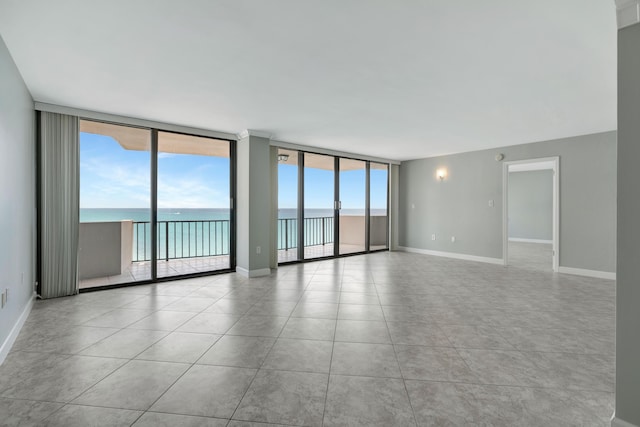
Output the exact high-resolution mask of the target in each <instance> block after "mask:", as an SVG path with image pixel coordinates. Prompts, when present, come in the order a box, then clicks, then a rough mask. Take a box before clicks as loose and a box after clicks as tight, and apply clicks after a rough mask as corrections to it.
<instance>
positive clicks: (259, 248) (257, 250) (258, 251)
mask: <svg viewBox="0 0 640 427" xmlns="http://www.w3.org/2000/svg"><path fill="white" fill-rule="evenodd" d="M256 253H257V254H258V255H259V254H261V253H262V248H261V247H260V246H256Z"/></svg>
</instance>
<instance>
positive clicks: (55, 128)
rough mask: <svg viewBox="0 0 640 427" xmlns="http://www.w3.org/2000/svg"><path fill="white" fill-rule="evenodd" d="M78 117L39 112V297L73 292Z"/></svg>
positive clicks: (77, 208) (75, 288)
mask: <svg viewBox="0 0 640 427" xmlns="http://www.w3.org/2000/svg"><path fill="white" fill-rule="evenodd" d="M79 139H80V134H79V120H78V117H75V116H68V115H64V114H56V113H48V112H42V113H41V114H40V141H39V144H40V147H39V148H40V165H39V167H40V260H41V270H40V283H41V288H40V296H41V297H42V298H55V297H61V296H67V295H74V294H77V293H78V230H79V215H80V160H79V159H80V150H79Z"/></svg>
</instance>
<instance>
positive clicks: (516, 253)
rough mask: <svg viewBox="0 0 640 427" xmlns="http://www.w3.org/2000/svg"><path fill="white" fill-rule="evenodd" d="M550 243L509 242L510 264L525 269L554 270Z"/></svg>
mask: <svg viewBox="0 0 640 427" xmlns="http://www.w3.org/2000/svg"><path fill="white" fill-rule="evenodd" d="M552 252H553V246H552V245H551V244H550V243H524V242H509V252H508V253H509V265H511V266H513V267H518V268H522V269H525V270H537V271H547V272H551V271H553V254H552Z"/></svg>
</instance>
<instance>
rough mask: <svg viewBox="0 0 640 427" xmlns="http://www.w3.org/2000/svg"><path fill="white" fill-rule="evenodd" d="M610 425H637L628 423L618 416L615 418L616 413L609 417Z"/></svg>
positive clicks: (618, 426) (633, 426) (632, 426)
mask: <svg viewBox="0 0 640 427" xmlns="http://www.w3.org/2000/svg"><path fill="white" fill-rule="evenodd" d="M611 427H638V426H636V425H634V424H631V423H628V422H626V421H624V420H621V419H620V418H616V414H613V416H612V417H611Z"/></svg>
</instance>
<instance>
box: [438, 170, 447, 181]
mask: <svg viewBox="0 0 640 427" xmlns="http://www.w3.org/2000/svg"><path fill="white" fill-rule="evenodd" d="M436 176H437V177H438V179H439V180H440V181H442V180H444V179H445V178H446V177H447V170H446V169H445V168H440V169H438V170H436Z"/></svg>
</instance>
